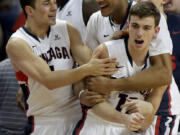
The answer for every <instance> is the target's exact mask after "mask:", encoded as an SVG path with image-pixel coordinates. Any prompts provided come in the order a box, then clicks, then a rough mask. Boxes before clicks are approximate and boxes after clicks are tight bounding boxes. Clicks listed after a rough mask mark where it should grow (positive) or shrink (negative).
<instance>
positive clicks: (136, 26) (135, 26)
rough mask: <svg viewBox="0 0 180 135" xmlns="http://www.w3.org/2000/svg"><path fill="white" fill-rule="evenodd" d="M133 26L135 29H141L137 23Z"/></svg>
mask: <svg viewBox="0 0 180 135" xmlns="http://www.w3.org/2000/svg"><path fill="white" fill-rule="evenodd" d="M131 26H132V27H133V28H135V29H137V28H139V25H138V24H136V23H133V24H132V25H131Z"/></svg>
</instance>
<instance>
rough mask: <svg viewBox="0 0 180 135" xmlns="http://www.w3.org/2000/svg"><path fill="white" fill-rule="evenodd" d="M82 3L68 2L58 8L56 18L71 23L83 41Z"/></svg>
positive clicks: (71, 0)
mask: <svg viewBox="0 0 180 135" xmlns="http://www.w3.org/2000/svg"><path fill="white" fill-rule="evenodd" d="M82 3H83V0H69V1H68V2H67V3H66V5H65V6H64V7H60V8H58V10H57V13H56V18H58V19H61V20H66V21H68V22H70V23H72V24H73V25H74V26H75V27H76V28H77V29H78V30H79V32H80V34H81V37H82V40H83V41H85V35H86V25H85V24H84V20H83V12H82Z"/></svg>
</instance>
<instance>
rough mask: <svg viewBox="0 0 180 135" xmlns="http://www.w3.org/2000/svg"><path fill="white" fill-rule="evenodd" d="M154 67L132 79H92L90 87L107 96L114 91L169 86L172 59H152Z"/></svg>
mask: <svg viewBox="0 0 180 135" xmlns="http://www.w3.org/2000/svg"><path fill="white" fill-rule="evenodd" d="M151 63H152V66H151V67H149V68H148V69H145V70H143V71H142V72H139V73H137V74H135V75H133V76H131V77H128V78H122V79H111V78H107V77H104V76H97V77H94V78H91V80H89V83H88V87H89V88H90V89H92V90H93V91H96V92H99V93H102V94H105V93H109V92H110V91H113V90H120V91H122V90H127V91H128V90H131V91H132V90H134V91H140V90H147V89H151V88H156V87H159V86H162V85H169V84H170V83H171V79H172V67H171V57H170V55H169V54H162V55H158V56H153V57H151Z"/></svg>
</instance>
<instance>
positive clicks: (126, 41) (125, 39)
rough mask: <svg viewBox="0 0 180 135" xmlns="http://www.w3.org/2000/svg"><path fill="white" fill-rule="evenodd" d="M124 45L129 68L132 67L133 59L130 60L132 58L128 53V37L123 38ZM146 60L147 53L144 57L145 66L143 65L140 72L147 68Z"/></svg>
mask: <svg viewBox="0 0 180 135" xmlns="http://www.w3.org/2000/svg"><path fill="white" fill-rule="evenodd" d="M124 43H125V49H126V54H127V56H128V59H129V62H130V64H131V66H132V67H133V59H132V57H131V55H130V53H129V50H128V37H125V38H124ZM148 58H149V52H148V53H147V55H146V57H145V64H144V67H143V68H142V70H144V69H145V68H146V67H147V62H148Z"/></svg>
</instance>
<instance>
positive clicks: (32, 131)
mask: <svg viewBox="0 0 180 135" xmlns="http://www.w3.org/2000/svg"><path fill="white" fill-rule="evenodd" d="M33 132H34V116H32V130H31V133H33Z"/></svg>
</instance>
